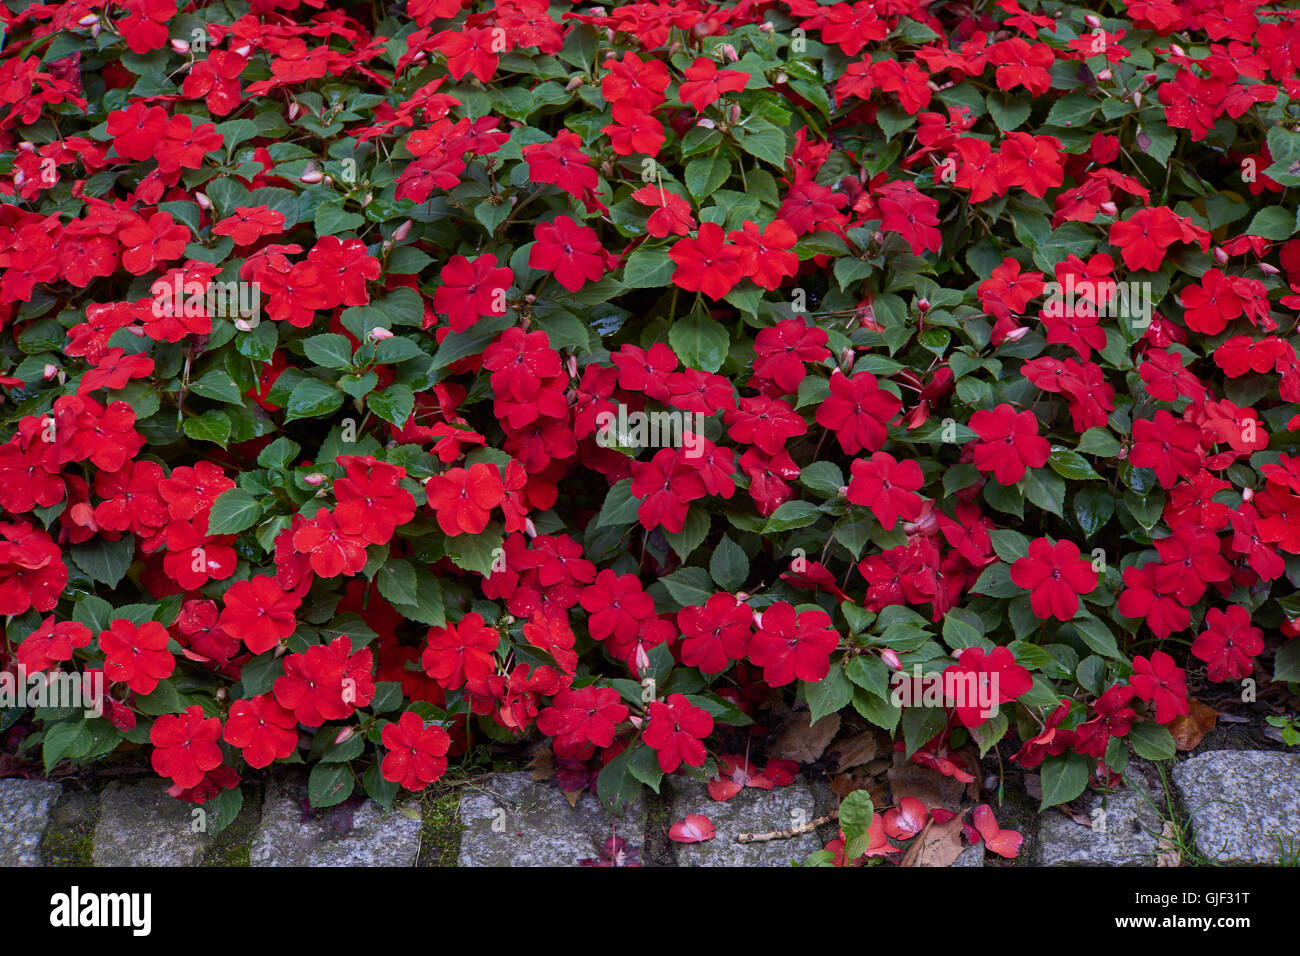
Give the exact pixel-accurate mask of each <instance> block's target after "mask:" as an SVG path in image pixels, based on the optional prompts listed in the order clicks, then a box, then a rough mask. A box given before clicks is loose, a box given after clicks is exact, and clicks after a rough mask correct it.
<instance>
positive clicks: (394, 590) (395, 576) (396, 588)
mask: <svg viewBox="0 0 1300 956" xmlns="http://www.w3.org/2000/svg"><path fill="white" fill-rule="evenodd" d="M375 582H376V583H377V584H378V586H379V593H380V594H382V595H383V596H384V599H385V600H388V601H392V602H393V603H395V604H415V603H416V601H417V600H418V599H419V598H418V594H417V591H416V580H415V568H413V567H412V566H411V564H410V562H408V561H401V560H394V559H391V558H390V559H389V560H387V561H385V562H384V563H383V564H382V565H381V566H380V568H379V572H378V573H377V574H376V575H375Z"/></svg>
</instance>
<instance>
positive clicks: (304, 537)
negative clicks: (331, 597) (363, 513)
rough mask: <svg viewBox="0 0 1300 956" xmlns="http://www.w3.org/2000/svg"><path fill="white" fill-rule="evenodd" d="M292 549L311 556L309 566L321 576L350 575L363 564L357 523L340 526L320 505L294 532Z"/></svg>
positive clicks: (362, 543) (363, 551)
mask: <svg viewBox="0 0 1300 956" xmlns="http://www.w3.org/2000/svg"><path fill="white" fill-rule="evenodd" d="M292 541H293V550H294V551H297V552H298V553H299V554H307V555H310V556H311V569H312V570H313V571H315V572H316V573H317V574H319V575H320V576H321V577H323V578H333V577H337V576H338V575H340V574H344V575H347V576H349V577H350V576H352V575H354V574H358V573H360V571H361V569H362V568H364V567H365V566H366V539H365V538H364V537H362V536H361V528H360V526H359V525H347V526H345V525H342V524H341V523H340V522H339V521H338V519H337V518H336V517H335V516H334V514H333V513H332V512H331V511H330V510H329V509H328V508H321V509H320V510H319V511H317V512H316V514H314V515H313V516H312V517H311V519H310V520H309V521H306V522H304V523H303V525H302V526H301V527H300V528H298V529H296V530H295V531H294V532H293V538H292Z"/></svg>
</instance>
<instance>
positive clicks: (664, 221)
mask: <svg viewBox="0 0 1300 956" xmlns="http://www.w3.org/2000/svg"><path fill="white" fill-rule="evenodd" d="M630 55H631V54H629V56H630ZM632 198H633V199H635V200H636V201H637V202H639V203H640V204H641V205H643V206H654V207H655V211H654V212H652V213H651V214H650V218H649V219H647V220H646V232H648V233H650V235H652V236H654V237H655V238H656V239H663V238H664V237H665V236H668V235H674V236H686V235H690V232H691V230H692V229H694V228H695V225H696V223H695V217H694V216H692V215H691V204H690V203H688V202H687V201H686V200H685V199H683V198H682V197H681V196H679V195H677V194H676V193H674V192H669V191H668V190H666V189H664V188H663V187H662V186H659V185H656V184H654V183H651V184H650V185H649V186H642V187H641V188H640V189H638V190H637V191H636V192H634V193H633V194H632ZM732 235H733V237H734V236H735V235H736V234H735V233H733V234H732Z"/></svg>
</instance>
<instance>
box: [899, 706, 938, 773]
mask: <svg viewBox="0 0 1300 956" xmlns="http://www.w3.org/2000/svg"><path fill="white" fill-rule="evenodd" d="M947 726H948V712H947V711H946V710H944V709H943V708H942V707H907V708H904V710H903V742H904V745H905V746H906V748H907V758H908V759H909V760H910V759H911V758H912V754H914V753H916V752H917V751H918V750H920V749H921V748H922V747H923V746H925V745H926V744H927V743H929V742H930V741H931V740H933V739H934V738H935V736H937V735H938V734H939V733H940V732H941V731H942V730H943V729H944V728H945V727H947Z"/></svg>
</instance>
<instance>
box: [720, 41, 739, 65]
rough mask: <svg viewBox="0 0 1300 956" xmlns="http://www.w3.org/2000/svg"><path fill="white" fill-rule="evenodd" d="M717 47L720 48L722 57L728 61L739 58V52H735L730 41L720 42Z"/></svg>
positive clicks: (731, 61)
mask: <svg viewBox="0 0 1300 956" xmlns="http://www.w3.org/2000/svg"><path fill="white" fill-rule="evenodd" d="M719 49H720V50H722V58H723V59H724V60H726V61H727V62H728V63H735V62H736V61H737V60H739V59H740V54H739V53H737V52H736V48H735V47H734V46H732V45H731V44H730V43H724V44H722V46H721V47H719Z"/></svg>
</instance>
